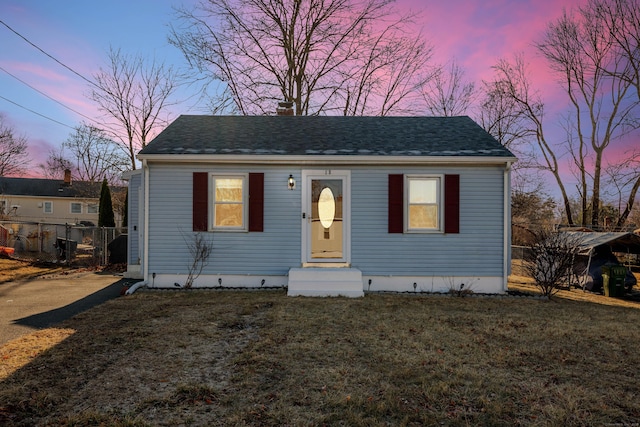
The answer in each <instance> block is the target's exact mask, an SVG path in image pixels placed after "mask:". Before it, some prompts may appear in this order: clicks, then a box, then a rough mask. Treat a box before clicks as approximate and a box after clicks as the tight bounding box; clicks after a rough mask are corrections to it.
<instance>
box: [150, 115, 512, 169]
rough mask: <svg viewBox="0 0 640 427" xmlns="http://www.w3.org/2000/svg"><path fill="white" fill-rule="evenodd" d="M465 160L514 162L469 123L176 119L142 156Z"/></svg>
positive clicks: (291, 118) (417, 119) (409, 119)
mask: <svg viewBox="0 0 640 427" xmlns="http://www.w3.org/2000/svg"><path fill="white" fill-rule="evenodd" d="M193 154H205V155H206V154H210V155H226V154H230V155H243V154H246V155H281V156H288V155H291V156H300V155H302V156H305V155H309V156H311V155H315V156H332V155H336V156H411V157H426V156H439V157H446V156H454V157H456V156H458V157H462V156H467V157H468V156H471V157H500V158H504V159H505V161H507V160H509V159H510V158H511V160H515V157H514V155H513V154H512V153H511V152H510V151H509V150H507V149H506V148H504V147H503V146H502V145H501V144H500V143H499V142H498V141H496V139H495V138H493V137H492V136H491V135H490V134H488V133H487V132H486V131H485V130H484V129H482V128H481V127H480V126H479V125H478V124H477V123H475V122H474V121H473V120H471V119H470V118H469V117H466V116H460V117H344V116H196V115H182V116H180V117H178V118H177V119H176V120H175V121H174V122H173V123H171V124H170V125H169V126H168V127H167V128H166V129H165V130H163V131H162V132H161V133H160V134H159V135H158V136H157V137H156V138H154V139H153V140H152V141H151V142H150V143H149V144H148V145H147V146H146V147H145V148H143V149H142V150H141V151H140V152H139V156H140V157H141V158H145V157H146V156H147V155H193Z"/></svg>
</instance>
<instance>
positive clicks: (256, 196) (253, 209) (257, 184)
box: [249, 173, 264, 231]
mask: <svg viewBox="0 0 640 427" xmlns="http://www.w3.org/2000/svg"><path fill="white" fill-rule="evenodd" d="M249 231H264V174H263V173H250V174H249Z"/></svg>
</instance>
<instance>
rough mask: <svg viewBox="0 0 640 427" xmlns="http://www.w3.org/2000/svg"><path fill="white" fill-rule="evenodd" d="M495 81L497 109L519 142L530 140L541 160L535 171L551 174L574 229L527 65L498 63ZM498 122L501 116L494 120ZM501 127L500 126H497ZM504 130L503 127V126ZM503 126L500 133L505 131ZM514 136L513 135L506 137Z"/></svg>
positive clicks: (518, 59) (517, 60)
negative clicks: (502, 111)
mask: <svg viewBox="0 0 640 427" xmlns="http://www.w3.org/2000/svg"><path fill="white" fill-rule="evenodd" d="M493 68H494V70H495V72H496V80H495V81H493V82H491V83H490V86H491V87H492V88H493V93H494V95H495V96H496V97H497V98H498V99H499V101H498V105H504V104H505V103H506V105H507V106H508V107H509V108H508V109H507V112H508V114H506V115H505V116H503V117H504V118H505V119H506V120H514V121H515V123H516V125H515V128H514V129H515V131H517V134H518V135H519V137H520V138H530V139H531V140H532V141H533V143H534V144H535V146H536V148H537V150H538V151H539V153H540V155H541V156H542V160H541V161H540V159H538V160H537V161H536V164H535V165H534V167H536V168H539V169H542V170H545V171H548V172H550V173H551V174H552V175H553V177H554V179H555V182H556V184H557V185H558V188H559V189H560V193H561V196H562V201H563V205H564V210H565V214H566V216H567V221H568V222H569V224H570V225H573V215H572V209H571V203H570V199H569V193H568V192H567V189H566V188H565V185H564V182H563V180H562V176H561V173H560V162H559V160H558V155H557V154H556V147H555V146H554V145H553V144H552V143H550V142H549V141H548V139H547V137H546V133H545V126H544V119H545V117H544V103H543V101H542V98H541V97H540V95H539V94H538V93H537V92H535V90H534V89H533V88H532V87H531V82H530V77H529V74H528V68H527V64H526V63H525V62H524V58H523V56H522V55H517V56H516V57H515V59H514V61H513V62H509V61H508V60H505V59H501V60H499V61H498V63H497V64H496V65H495V66H494V67H493ZM497 118H499V119H500V116H497ZM497 126H501V125H497ZM505 126H506V125H505ZM505 126H503V129H504V128H506V127H505ZM511 135H513V133H512V131H509V133H506V134H505V136H507V137H510V136H511Z"/></svg>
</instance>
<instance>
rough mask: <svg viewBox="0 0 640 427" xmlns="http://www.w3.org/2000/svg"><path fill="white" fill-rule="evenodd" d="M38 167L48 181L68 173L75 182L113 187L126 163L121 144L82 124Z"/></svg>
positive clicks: (127, 164)
mask: <svg viewBox="0 0 640 427" xmlns="http://www.w3.org/2000/svg"><path fill="white" fill-rule="evenodd" d="M39 166H40V169H41V170H42V171H43V174H44V175H45V176H47V177H51V178H59V177H61V176H62V174H63V172H64V170H65V169H69V170H70V171H71V174H72V177H73V179H74V180H76V181H84V182H91V183H100V182H102V180H103V179H104V178H106V179H107V181H108V182H109V183H110V184H114V183H116V182H118V181H119V180H120V174H121V173H122V172H123V171H125V170H126V169H127V168H128V166H129V160H128V157H127V156H126V154H125V152H124V151H123V149H122V147H121V146H120V144H118V143H116V142H115V141H113V140H111V139H109V138H108V137H107V135H106V133H105V132H104V131H102V130H100V129H98V128H96V127H95V126H91V125H88V124H86V123H83V124H81V125H80V126H78V127H76V130H75V131H74V132H73V133H72V134H71V135H69V138H67V140H66V141H65V142H63V143H62V146H61V147H60V150H57V151H51V152H50V153H49V158H48V159H47V161H46V163H45V164H41V165H39Z"/></svg>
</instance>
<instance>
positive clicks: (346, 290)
mask: <svg viewBox="0 0 640 427" xmlns="http://www.w3.org/2000/svg"><path fill="white" fill-rule="evenodd" d="M125 277H126V276H125ZM186 279H187V275H186V274H158V275H156V277H155V278H153V277H152V276H151V275H150V277H148V278H147V283H148V287H149V288H151V289H153V288H165V289H177V288H182V287H184V284H185V282H186ZM414 283H415V287H414ZM503 283H504V281H503V277H501V276H488V277H477V276H475V277H474V276H450V277H443V276H373V275H363V274H362V273H361V272H360V270H358V269H355V268H292V269H290V270H289V274H288V275H274V276H270V275H230V274H211V275H201V276H200V277H198V278H197V279H196V281H195V282H194V284H193V288H248V289H251V288H253V289H255V288H258V289H259V288H287V289H288V292H287V295H289V296H347V297H361V296H363V295H364V292H417V293H448V292H449V291H450V290H454V291H459V290H461V289H460V286H461V285H462V284H464V286H463V287H462V290H467V291H470V292H472V293H475V294H501V293H504V292H505V291H506V290H505V289H504V288H503Z"/></svg>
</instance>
